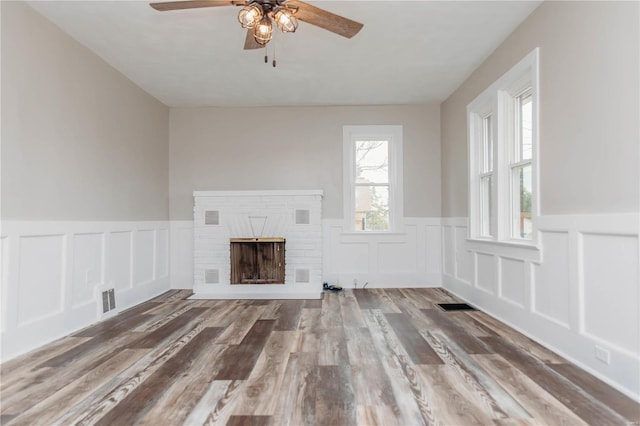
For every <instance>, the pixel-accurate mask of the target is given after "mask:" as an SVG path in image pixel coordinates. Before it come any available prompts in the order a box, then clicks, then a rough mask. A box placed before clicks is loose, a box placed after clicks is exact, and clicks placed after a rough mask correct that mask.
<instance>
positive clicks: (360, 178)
mask: <svg viewBox="0 0 640 426" xmlns="http://www.w3.org/2000/svg"><path fill="white" fill-rule="evenodd" d="M388 182H389V142H388V141H356V183H388Z"/></svg>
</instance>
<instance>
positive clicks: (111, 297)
mask: <svg viewBox="0 0 640 426" xmlns="http://www.w3.org/2000/svg"><path fill="white" fill-rule="evenodd" d="M115 308H116V291H115V289H113V288H111V289H109V290H106V291H103V292H102V313H107V312H109V311H111V310H113V309H115Z"/></svg>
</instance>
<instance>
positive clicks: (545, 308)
mask: <svg viewBox="0 0 640 426" xmlns="http://www.w3.org/2000/svg"><path fill="white" fill-rule="evenodd" d="M540 239H541V241H542V247H544V252H543V259H544V260H543V261H542V262H540V263H539V264H535V266H534V268H533V271H534V272H533V276H534V280H533V312H535V313H537V314H539V315H540V316H543V317H545V318H547V319H549V320H551V321H555V322H556V323H558V324H560V325H562V326H563V327H569V322H570V309H571V306H570V297H569V292H570V288H569V286H570V281H569V248H568V244H569V233H568V232H546V231H541V232H540Z"/></svg>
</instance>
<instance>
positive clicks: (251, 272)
mask: <svg viewBox="0 0 640 426" xmlns="http://www.w3.org/2000/svg"><path fill="white" fill-rule="evenodd" d="M230 243H231V284H284V265H285V239H284V238H280V237H273V238H231V239H230Z"/></svg>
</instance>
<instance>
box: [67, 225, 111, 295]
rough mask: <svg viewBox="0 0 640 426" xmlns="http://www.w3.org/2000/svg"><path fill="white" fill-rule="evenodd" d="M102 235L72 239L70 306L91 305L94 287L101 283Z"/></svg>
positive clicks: (81, 235) (84, 235) (76, 236)
mask: <svg viewBox="0 0 640 426" xmlns="http://www.w3.org/2000/svg"><path fill="white" fill-rule="evenodd" d="M103 271H104V234H76V235H74V237H73V279H72V289H71V294H72V295H73V300H72V306H73V307H77V306H80V305H83V304H86V303H92V302H93V297H94V290H93V289H94V287H95V286H96V285H98V284H100V283H102V282H104V281H103Z"/></svg>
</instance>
